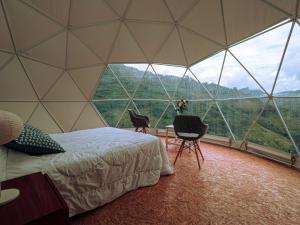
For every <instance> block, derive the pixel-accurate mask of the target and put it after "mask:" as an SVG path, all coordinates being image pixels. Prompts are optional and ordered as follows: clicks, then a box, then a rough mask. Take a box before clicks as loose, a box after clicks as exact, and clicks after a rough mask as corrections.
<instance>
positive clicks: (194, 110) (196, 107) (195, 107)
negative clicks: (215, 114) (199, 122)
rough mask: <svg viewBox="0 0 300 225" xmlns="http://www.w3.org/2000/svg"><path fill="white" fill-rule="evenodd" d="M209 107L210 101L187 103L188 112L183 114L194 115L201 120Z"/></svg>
mask: <svg viewBox="0 0 300 225" xmlns="http://www.w3.org/2000/svg"><path fill="white" fill-rule="evenodd" d="M210 105H211V102H210V101H189V103H188V107H187V108H188V110H187V112H186V113H184V114H189V115H196V116H199V117H200V118H201V119H203V118H204V115H205V114H206V113H207V110H208V109H209V106H210Z"/></svg>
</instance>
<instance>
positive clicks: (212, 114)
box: [203, 103, 232, 138]
mask: <svg viewBox="0 0 300 225" xmlns="http://www.w3.org/2000/svg"><path fill="white" fill-rule="evenodd" d="M203 121H204V123H206V124H209V129H208V131H207V133H208V134H210V135H217V136H222V137H229V138H230V137H232V135H231V133H230V131H229V129H228V127H227V125H226V123H225V121H224V119H223V117H222V115H221V113H220V110H219V108H218V106H217V104H216V103H212V105H211V106H210V108H209V111H208V112H207V113H206V115H205V117H204V118H203Z"/></svg>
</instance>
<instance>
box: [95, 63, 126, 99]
mask: <svg viewBox="0 0 300 225" xmlns="http://www.w3.org/2000/svg"><path fill="white" fill-rule="evenodd" d="M112 90H114V91H112ZM127 98H129V97H128V95H127V93H126V91H125V90H124V88H123V87H122V86H121V85H120V83H119V81H118V80H117V78H116V77H115V75H114V73H113V72H112V71H111V69H110V67H107V68H106V70H105V71H104V73H103V74H102V76H101V80H100V83H99V85H98V87H97V89H96V92H95V95H94V97H93V99H94V100H98V99H127Z"/></svg>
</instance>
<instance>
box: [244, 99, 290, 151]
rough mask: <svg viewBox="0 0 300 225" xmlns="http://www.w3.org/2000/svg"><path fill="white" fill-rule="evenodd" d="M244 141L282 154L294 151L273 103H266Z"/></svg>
mask: <svg viewBox="0 0 300 225" xmlns="http://www.w3.org/2000/svg"><path fill="white" fill-rule="evenodd" d="M246 140H247V141H251V142H253V143H256V144H260V145H263V146H266V147H271V148H274V149H278V150H280V151H284V152H291V151H294V146H293V144H292V142H291V140H290V139H289V136H288V134H287V132H286V130H285V128H284V126H283V123H282V121H281V119H280V117H279V115H278V113H277V111H276V108H275V106H274V104H273V101H269V102H268V103H267V105H266V107H265V110H264V112H263V113H262V115H261V116H260V118H259V119H258V121H257V122H256V123H255V125H254V126H253V127H252V128H251V129H250V132H249V134H248V135H247V137H246Z"/></svg>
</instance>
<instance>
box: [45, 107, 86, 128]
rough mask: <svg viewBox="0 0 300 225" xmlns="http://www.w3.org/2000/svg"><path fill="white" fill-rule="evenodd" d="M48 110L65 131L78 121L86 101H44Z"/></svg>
mask: <svg viewBox="0 0 300 225" xmlns="http://www.w3.org/2000/svg"><path fill="white" fill-rule="evenodd" d="M43 104H44V106H45V107H46V108H47V111H49V112H50V113H51V115H52V116H53V117H54V118H55V120H56V121H57V122H58V123H59V124H60V127H62V128H63V130H64V132H69V131H71V130H72V127H73V126H74V124H75V123H76V121H77V119H78V117H79V115H80V113H81V112H82V110H83V108H84V106H85V104H86V103H85V102H44V103H43Z"/></svg>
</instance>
